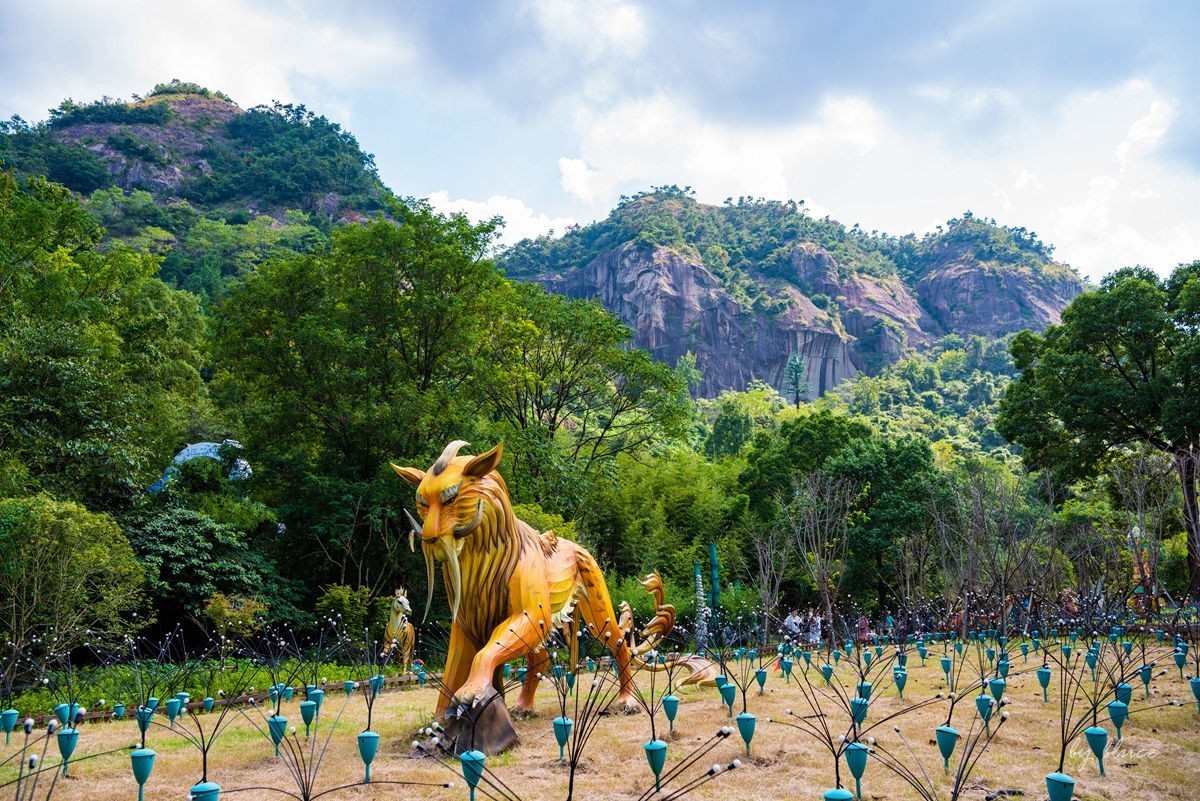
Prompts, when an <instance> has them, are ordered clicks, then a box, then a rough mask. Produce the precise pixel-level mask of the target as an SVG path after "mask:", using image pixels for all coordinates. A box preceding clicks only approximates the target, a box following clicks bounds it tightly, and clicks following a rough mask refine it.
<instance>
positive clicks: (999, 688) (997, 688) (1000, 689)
mask: <svg viewBox="0 0 1200 801" xmlns="http://www.w3.org/2000/svg"><path fill="white" fill-rule="evenodd" d="M1007 688H1008V682H1006V681H1005V680H1004V679H992V680H991V681H989V682H988V692H990V693H991V694H992V697H993V698H995V699H996V701H997V702H999V701H1000V699H1001V698H1003V697H1004V691H1005V690H1006V689H1007Z"/></svg>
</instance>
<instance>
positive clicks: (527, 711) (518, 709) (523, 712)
mask: <svg viewBox="0 0 1200 801" xmlns="http://www.w3.org/2000/svg"><path fill="white" fill-rule="evenodd" d="M508 714H509V715H511V716H512V717H513V718H515V719H516V720H525V719H526V718H532V717H534V716H536V715H537V713H536V712H534V711H533V705H532V704H521V703H518V704H516V705H515V706H514V707H513V708H512V709H510V710H508Z"/></svg>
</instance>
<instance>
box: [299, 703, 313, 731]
mask: <svg viewBox="0 0 1200 801" xmlns="http://www.w3.org/2000/svg"><path fill="white" fill-rule="evenodd" d="M316 716H317V702H316V701H301V702H300V718H301V719H302V720H303V721H304V736H305V737H307V736H308V734H309V731H310V730H311V729H312V722H313V719H314V718H316Z"/></svg>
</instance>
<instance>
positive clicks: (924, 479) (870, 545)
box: [824, 435, 936, 608]
mask: <svg viewBox="0 0 1200 801" xmlns="http://www.w3.org/2000/svg"><path fill="white" fill-rule="evenodd" d="M824 471H825V472H826V473H827V474H829V475H831V476H839V477H844V478H845V479H847V480H848V481H849V482H851V483H853V484H854V485H855V486H858V487H860V488H861V490H860V492H859V494H858V498H857V500H856V502H855V506H854V509H855V511H856V512H857V513H858V514H857V515H856V516H855V517H854V518H853V519H852V522H851V525H850V544H849V548H848V549H847V550H848V553H847V576H846V579H847V584H848V586H849V587H850V588H851V589H852V590H855V592H854V594H855V595H856V596H857V598H858V599H859V600H861V601H866V600H867V593H866V590H867V588H872V589H873V590H874V594H875V599H874V602H875V604H877V608H883V607H884V605H885V603H886V599H887V596H888V595H889V593H891V592H892V591H893V589H894V588H896V587H898V586H900V583H901V582H900V575H899V574H900V570H899V565H898V562H899V559H900V556H901V551H900V548H901V545H902V544H903V541H904V539H905V538H906V537H911V536H915V535H917V534H919V533H920V532H921V531H922V530H923V529H925V528H926V520H925V517H926V514H925V502H926V499H927V498H928V497H929V487H930V486H931V485H932V484H933V483H934V482H935V480H936V479H935V469H934V465H933V450H932V449H931V448H930V447H929V441H928V440H926V439H924V438H921V437H912V436H905V437H886V436H881V435H875V436H872V437H869V438H863V439H858V440H854V441H852V442H850V443H848V444H847V445H846V446H845V447H844V448H843V449H842V450H840V451H839V452H838V453H836V454H834V455H833V456H831V457H830V458H829V459H828V460H827V461H826V462H825V464H824Z"/></svg>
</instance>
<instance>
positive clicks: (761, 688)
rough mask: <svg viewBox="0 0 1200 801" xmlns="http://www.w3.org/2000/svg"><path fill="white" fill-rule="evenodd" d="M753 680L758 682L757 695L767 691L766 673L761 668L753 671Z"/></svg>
mask: <svg viewBox="0 0 1200 801" xmlns="http://www.w3.org/2000/svg"><path fill="white" fill-rule="evenodd" d="M754 680H755V681H756V682H758V694H759V695H762V694H763V693H765V692H766V691H767V671H766V670H764V669H763V668H759V669H758V670H756V671H754Z"/></svg>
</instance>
